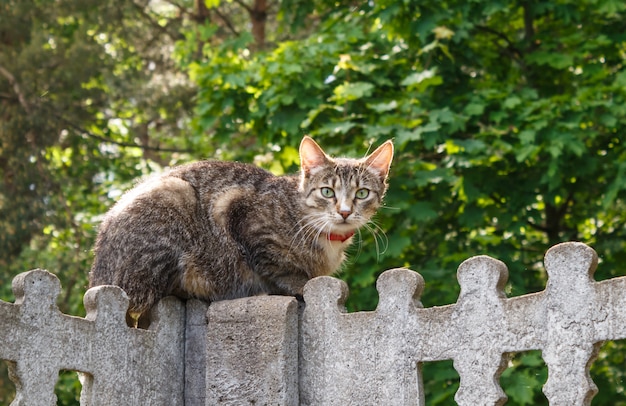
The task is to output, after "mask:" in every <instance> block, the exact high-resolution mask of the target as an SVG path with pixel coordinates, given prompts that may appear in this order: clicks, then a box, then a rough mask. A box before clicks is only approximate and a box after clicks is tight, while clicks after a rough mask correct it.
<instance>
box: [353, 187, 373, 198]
mask: <svg viewBox="0 0 626 406" xmlns="http://www.w3.org/2000/svg"><path fill="white" fill-rule="evenodd" d="M369 195H370V191H369V190H368V189H359V190H357V191H356V194H355V196H356V198H357V199H365V198H366V197H367V196H369Z"/></svg>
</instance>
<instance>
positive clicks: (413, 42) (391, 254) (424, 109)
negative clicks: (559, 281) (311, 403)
mask: <svg viewBox="0 0 626 406" xmlns="http://www.w3.org/2000/svg"><path fill="white" fill-rule="evenodd" d="M625 26H626V3H624V2H622V1H620V0H582V1H580V0H576V1H574V0H549V1H538V0H520V1H502V0H485V1H478V0H476V1H471V0H470V1H467V0H462V1H461V0H449V1H441V0H422V1H415V0H402V1H396V0H393V1H392V0H378V1H374V0H372V1H360V2H359V1H344V0H333V1H328V0H306V1H305V0H195V1H191V0H152V1H150V0H133V1H113V0H98V1H94V0H56V1H50V0H2V2H1V3H0V298H2V299H3V300H5V301H13V300H14V299H13V294H12V292H11V280H12V278H13V277H14V276H15V275H17V274H18V273H20V272H23V271H26V270H29V269H32V268H37V267H40V268H46V269H48V270H50V271H51V272H53V273H55V274H57V275H58V276H59V278H60V279H61V282H62V285H63V292H62V294H61V296H60V297H59V306H60V308H61V310H62V311H64V312H66V313H69V314H74V315H84V310H83V309H82V295H83V294H84V292H85V289H86V283H87V272H88V270H89V267H90V264H91V260H92V252H91V247H92V244H93V241H94V237H95V234H96V229H97V225H98V223H99V221H100V219H101V218H102V214H103V213H105V211H106V210H107V208H108V207H110V206H111V205H112V204H113V202H114V201H115V200H116V199H117V198H118V197H119V196H120V194H121V193H122V192H123V191H124V190H126V189H128V188H129V187H131V186H132V185H133V182H134V180H135V179H137V178H138V177H140V176H142V175H146V174H149V173H151V172H154V171H159V170H161V169H163V168H165V167H168V166H171V165H176V164H181V163H185V162H189V161H196V160H200V159H207V158H209V159H228V160H239V161H245V162H254V163H256V164H258V165H260V166H263V167H265V168H267V169H270V170H271V171H273V172H274V173H276V174H282V173H289V172H295V171H297V169H298V156H297V147H298V144H299V141H300V139H301V137H302V136H303V135H304V134H310V135H311V136H313V137H314V138H315V139H316V140H317V141H318V142H319V143H320V144H321V145H322V146H323V147H324V148H325V149H326V150H327V151H328V152H329V153H331V154H335V155H348V156H361V155H364V154H365V152H366V151H367V150H368V149H369V148H372V147H375V146H378V145H380V143H382V142H383V141H384V140H386V139H389V138H393V139H394V142H395V146H396V153H397V155H396V158H395V161H394V164H393V166H392V172H391V179H390V184H391V186H390V189H389V193H388V196H387V199H386V206H385V208H383V209H382V210H381V212H380V213H379V215H378V216H377V217H376V219H375V224H376V226H373V227H374V228H375V229H376V230H378V232H377V233H375V234H374V235H372V234H370V233H368V232H366V231H364V232H363V233H361V236H360V238H359V239H358V242H357V243H355V244H354V247H353V249H352V254H351V259H350V262H349V264H348V266H347V267H346V268H345V270H344V271H343V272H342V273H341V275H340V277H341V278H343V279H344V280H346V281H347V282H348V284H349V286H350V290H351V296H350V298H349V303H348V307H349V309H350V310H351V311H355V310H363V309H373V308H374V307H375V306H376V302H377V293H376V291H375V288H374V284H375V280H376V277H377V276H378V275H379V274H380V272H382V271H383V270H385V269H388V268H394V267H399V266H407V267H410V268H412V269H414V270H416V271H418V272H419V273H420V274H421V275H422V276H423V277H424V279H425V280H426V289H425V291H424V294H423V296H422V302H423V304H424V305H425V306H433V305H443V304H449V303H454V302H455V301H456V298H457V295H458V291H459V287H458V284H457V283H456V279H455V273H456V268H457V266H458V265H459V264H460V263H461V262H462V261H463V260H465V259H467V258H469V257H471V256H473V255H477V254H487V255H491V256H493V257H495V258H498V259H500V260H502V261H504V262H505V263H506V264H507V265H508V267H509V273H510V280H509V284H508V285H507V293H508V294H509V295H510V296H515V295H521V294H525V293H529V292H536V291H539V290H542V289H543V288H544V286H545V282H546V275H545V272H544V269H543V266H542V258H543V254H544V252H545V251H546V250H547V249H548V248H549V247H550V246H551V245H553V244H555V243H558V242H561V241H568V240H578V241H582V242H585V243H587V244H589V245H591V246H592V247H593V248H594V249H596V250H597V252H598V254H599V256H600V264H599V267H598V271H597V273H596V278H597V279H598V280H600V279H606V278H609V277H614V276H619V275H622V274H624V271H623V269H622V268H623V265H622V264H624V263H625V261H626V239H625V235H626V228H625V222H626V204H625V197H626V147H625V145H624V142H625V141H624V136H623V135H622V134H623V133H624V130H625V129H626V103H625V97H626V68H625V67H624V63H625V61H626V30H625V29H624V27H625ZM624 350H625V347H624V344H623V343H621V342H614V343H608V344H606V345H605V346H604V348H603V350H602V353H601V354H600V357H599V358H598V360H597V361H596V362H595V363H594V365H593V368H592V376H593V378H594V380H595V382H596V384H597V385H598V386H599V388H600V393H599V395H597V396H596V398H595V399H594V403H593V404H597V405H605V404H611V405H624V404H626V396H625V395H624V387H625V384H624V381H623V374H624V367H623V363H624ZM0 369H2V370H6V362H0ZM546 374H547V370H546V368H545V364H544V363H543V361H542V360H541V354H540V353H539V352H530V353H525V354H518V355H517V356H516V357H515V358H514V359H513V361H512V362H511V368H510V369H508V370H507V371H505V373H504V374H503V376H502V379H501V383H502V385H503V387H504V388H505V390H506V392H507V395H508V396H509V402H508V404H512V405H540V404H546V403H547V401H546V399H545V397H544V396H543V394H542V393H541V385H542V384H543V383H544V382H545V380H546ZM0 376H1V378H0V403H1V404H8V402H10V400H11V399H12V396H13V395H12V393H13V392H14V386H13V384H12V383H11V382H10V381H9V380H8V378H7V376H6V371H4V373H3V374H0ZM424 385H425V390H426V394H427V404H428V405H448V404H454V401H453V396H454V391H455V390H456V387H457V386H458V375H457V374H456V372H455V371H454V369H453V368H452V363H451V362H440V363H432V364H426V365H424ZM79 391H80V385H79V384H78V382H77V380H76V378H75V374H74V373H73V372H64V373H62V374H61V377H60V380H59V384H58V385H57V395H58V397H59V404H63V405H71V404H78V400H77V399H78V393H79Z"/></svg>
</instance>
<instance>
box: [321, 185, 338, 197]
mask: <svg viewBox="0 0 626 406" xmlns="http://www.w3.org/2000/svg"><path fill="white" fill-rule="evenodd" d="M320 192H321V193H322V196H324V197H327V198H331V197H335V191H334V190H332V189H331V188H329V187H323V188H321V189H320Z"/></svg>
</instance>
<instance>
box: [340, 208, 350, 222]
mask: <svg viewBox="0 0 626 406" xmlns="http://www.w3.org/2000/svg"><path fill="white" fill-rule="evenodd" d="M339 214H340V215H341V217H343V219H344V220H345V219H347V218H348V217H349V216H350V215H351V214H352V210H339Z"/></svg>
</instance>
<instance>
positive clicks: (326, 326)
mask: <svg viewBox="0 0 626 406" xmlns="http://www.w3.org/2000/svg"><path fill="white" fill-rule="evenodd" d="M596 265H597V255H596V253H595V252H594V251H593V250H592V249H591V248H589V247H587V246H586V245H584V244H581V243H564V244H560V245H557V246H555V247H553V248H551V249H550V250H549V251H548V252H547V253H546V256H545V268H546V271H547V274H548V283H547V286H546V289H545V290H544V291H542V292H539V293H535V294H530V295H524V296H519V297H513V298H507V297H506V296H505V294H504V291H503V288H504V286H505V284H506V282H507V278H508V273H507V268H506V266H505V265H504V264H503V263H502V262H500V261H498V260H495V259H492V258H489V257H486V256H478V257H473V258H471V259H469V260H467V261H465V262H464V263H463V264H461V266H460V267H459V269H458V281H459V284H460V286H461V293H460V295H459V298H458V301H457V302H456V303H455V304H452V305H448V306H440V307H432V308H423V307H422V305H421V303H420V301H419V299H420V294H421V292H422V290H423V289H424V281H423V279H422V277H421V276H420V275H419V274H417V273H415V272H412V271H409V270H406V269H393V270H390V271H387V272H385V273H383V274H382V275H381V276H380V278H379V279H378V282H377V289H378V292H379V295H380V300H379V304H378V307H377V309H376V310H375V311H372V312H357V313H346V312H345V310H344V306H343V304H344V302H345V299H346V297H347V295H348V290H347V287H346V285H345V284H344V283H343V282H342V281H340V280H338V279H334V278H330V277H322V278H317V279H314V280H312V281H311V282H309V283H308V284H307V285H306V287H305V291H304V301H305V303H306V305H301V304H299V303H298V302H297V301H296V300H295V299H293V298H290V297H281V296H264V297H251V298H245V299H238V300H232V301H222V302H215V303H213V304H211V305H210V306H207V304H205V303H203V302H200V301H195V300H190V301H187V302H186V303H183V302H181V301H179V300H177V299H174V298H167V299H165V300H163V301H162V302H161V303H160V304H159V305H158V306H157V308H156V309H155V310H154V312H153V322H152V324H151V326H150V328H149V329H148V330H141V329H134V328H129V327H127V325H126V322H125V317H124V315H125V311H126V307H127V305H128V299H127V298H126V295H125V294H124V292H122V291H121V290H120V289H118V288H116V287H112V286H101V287H97V288H93V289H90V290H89V291H88V292H87V293H86V294H85V298H84V303H85V308H86V311H87V316H86V317H85V318H78V317H73V316H68V315H65V314H62V313H61V312H60V311H59V310H58V308H57V306H56V304H55V302H56V297H57V295H58V294H59V292H60V284H59V281H58V279H57V278H56V277H55V276H54V275H52V274H50V273H48V272H46V271H42V270H35V271H30V272H26V273H23V274H21V275H18V276H17V277H16V278H15V279H14V281H13V291H14V293H15V298H16V300H15V303H6V302H1V301H0V358H1V359H4V360H7V361H9V370H10V375H11V379H12V380H13V381H14V383H15V386H16V392H17V394H16V398H15V400H14V402H13V404H15V405H29V406H31V405H54V404H55V403H56V398H55V395H54V386H55V383H56V381H57V378H58V373H59V370H74V371H79V372H81V377H82V378H81V381H82V383H83V389H82V393H81V404H84V405H116V406H117V405H252V404H254V405H298V404H299V405H423V404H424V394H423V390H422V386H421V382H422V377H421V369H420V363H421V362H427V361H437V360H450V359H451V360H453V362H454V368H455V369H456V370H457V371H458V373H459V376H460V387H459V390H458V392H457V394H456V397H455V399H456V401H457V403H458V404H460V405H471V406H475V405H501V404H504V403H505V402H506V396H505V395H504V392H503V391H502V388H501V387H500V385H499V377H500V374H501V373H502V371H503V370H504V369H505V368H506V366H507V361H508V357H509V356H510V354H513V353H516V352H521V351H528V350H541V353H542V356H543V359H544V361H545V363H546V365H547V367H548V375H549V377H548V381H547V382H546V384H545V386H544V388H543V391H544V393H545V395H546V397H547V399H548V400H549V402H550V404H551V405H567V406H572V405H588V404H590V402H591V398H592V397H593V395H594V394H595V392H596V390H597V389H596V387H595V385H594V384H593V382H592V380H591V378H590V377H589V367H590V365H591V363H592V361H593V360H594V358H595V357H596V355H597V352H598V349H599V346H600V345H601V344H602V342H603V341H606V340H617V339H624V338H626V311H625V310H624V309H626V278H615V279H610V280H607V281H603V282H595V281H594V280H593V272H594V271H595V268H596Z"/></svg>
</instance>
